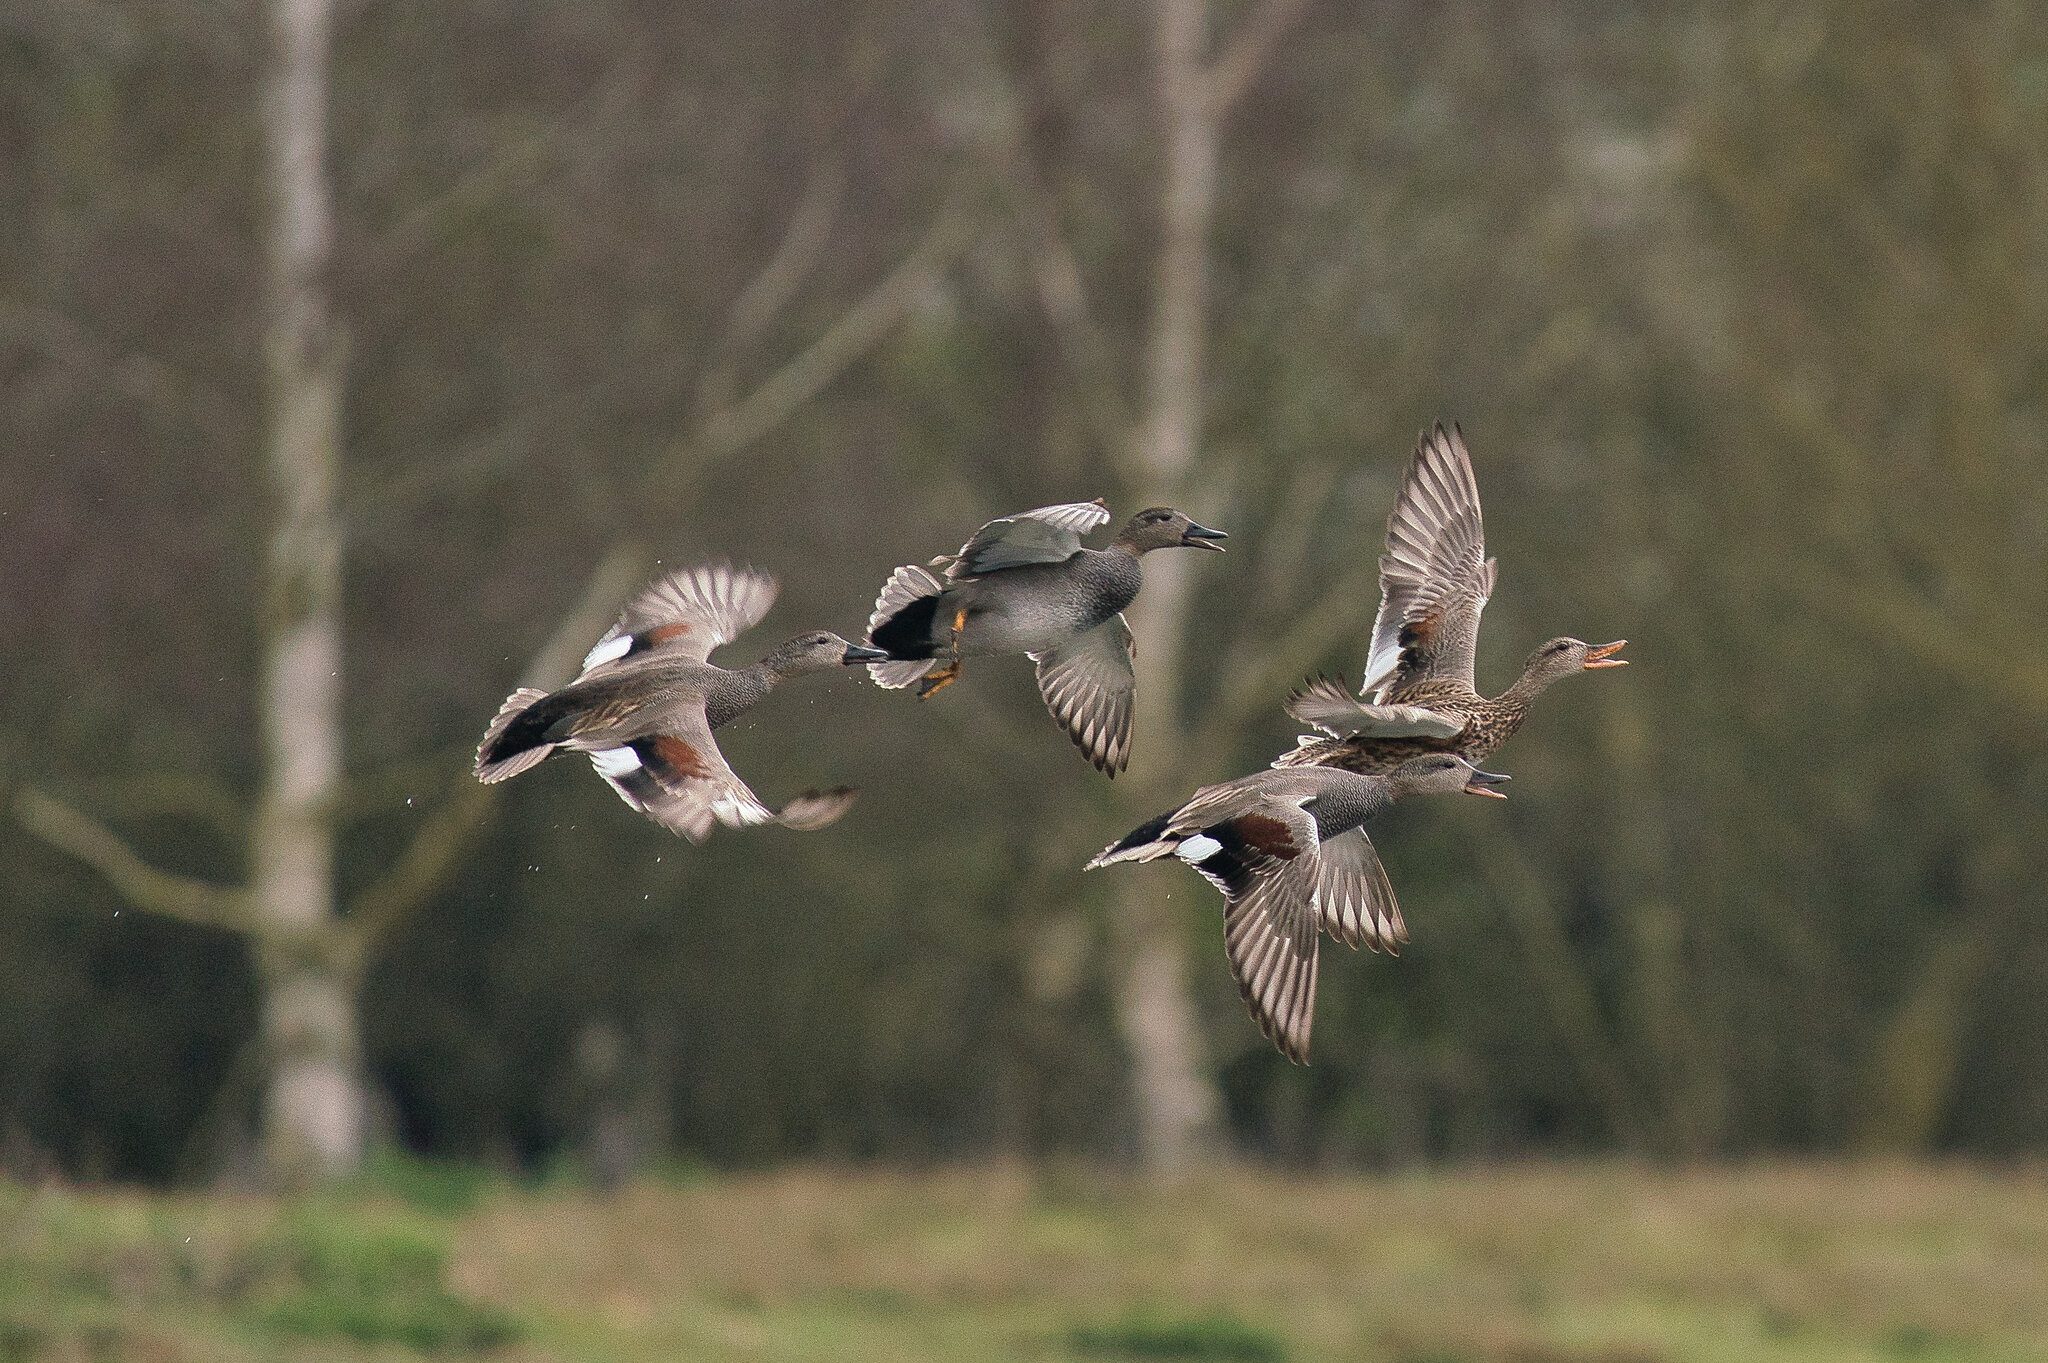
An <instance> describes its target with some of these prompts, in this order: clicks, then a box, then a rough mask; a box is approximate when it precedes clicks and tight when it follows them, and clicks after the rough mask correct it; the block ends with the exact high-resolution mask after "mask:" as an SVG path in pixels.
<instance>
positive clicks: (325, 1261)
mask: <svg viewBox="0 0 2048 1363" xmlns="http://www.w3.org/2000/svg"><path fill="white" fill-rule="evenodd" d="M270 1252H271V1253H272V1254H274V1255H275V1256H276V1258H277V1260H278V1261H279V1262H280V1263H281V1264H282V1265H283V1269H284V1277H285V1280H286V1283H287V1284H288V1285H287V1286H286V1287H285V1288H284V1290H283V1291H281V1292H280V1293H279V1294H278V1295H276V1296H275V1297H273V1298H270V1299H269V1300H266V1301H263V1302H261V1303H260V1304H258V1305H257V1306H255V1308H254V1309H253V1310H252V1311H251V1313H250V1318H251V1319H252V1320H253V1321H255V1322H256V1323H257V1324H258V1325H260V1326H263V1327H265V1328H267V1329H271V1330H275V1331H278V1332H279V1333H283V1334H294V1335H307V1336H330V1335H332V1336H340V1337H343V1338H347V1339H352V1340H356V1341H358V1342H359V1343H365V1344H376V1343H392V1344H403V1345H405V1346H407V1347H409V1348H413V1349H418V1350H420V1351H422V1352H428V1353H439V1352H449V1351H472V1352H474V1351H482V1350H487V1349H492V1348H496V1347H497V1346H498V1345H501V1344H505V1343H508V1342H510V1341H511V1340H513V1339H515V1338H517V1337H518V1334H519V1327H518V1324H517V1322H516V1321H514V1320H513V1319H512V1317H510V1316H508V1315H506V1314H505V1313H504V1312H501V1311H497V1310H494V1309H492V1308H489V1307H485V1306H479V1305H477V1304H475V1303H472V1302H469V1301H466V1300H464V1299H463V1298H461V1297H458V1296H456V1295H455V1294H453V1293H451V1292H450V1291H449V1290H448V1288H447V1286H446V1285H445V1282H444V1278H445V1275H446V1267H447V1249H446V1245H445V1243H444V1241H443V1238H442V1233H441V1232H438V1231H436V1230H433V1229H430V1228H428V1227H426V1226H424V1225H417V1224H407V1223H403V1222H386V1221H381V1220H363V1219H360V1218H359V1217H356V1216H351V1215H349V1214H348V1213H347V1212H346V1211H345V1210H338V1209H331V1208H329V1207H327V1206H325V1205H316V1206H314V1207H311V1208H308V1209H306V1210H304V1211H301V1212H298V1213H297V1214H295V1215H294V1216H293V1217H291V1218H290V1219H289V1220H288V1221H287V1222H286V1223H285V1224H284V1225H283V1226H282V1227H281V1228H280V1230H279V1232H278V1236H277V1239H276V1240H275V1242H274V1243H273V1245H272V1246H271V1250H270Z"/></svg>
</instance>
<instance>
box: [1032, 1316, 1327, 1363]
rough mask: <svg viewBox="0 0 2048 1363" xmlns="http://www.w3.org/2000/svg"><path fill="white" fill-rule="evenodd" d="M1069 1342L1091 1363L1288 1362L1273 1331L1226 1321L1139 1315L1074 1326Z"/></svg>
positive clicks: (1229, 1318)
mask: <svg viewBox="0 0 2048 1363" xmlns="http://www.w3.org/2000/svg"><path fill="white" fill-rule="evenodd" d="M1067 1340H1068V1343H1069V1345H1070V1346H1071V1347H1072V1348H1073V1349H1074V1350H1075V1351H1076V1352H1077V1353H1082V1354H1086V1355H1088V1356H1090V1357H1095V1358H1135V1359H1190V1360H1196V1361H1197V1363H1200V1361H1201V1360H1210V1363H1282V1360H1284V1359H1285V1358H1286V1357H1287V1346H1286V1345H1285V1344H1284V1343H1283V1342H1282V1341H1281V1340H1280V1338H1279V1337H1278V1336H1276V1335H1274V1334H1273V1333H1272V1332H1271V1331H1268V1330H1262V1329H1260V1328H1259V1327H1257V1326H1254V1325H1248V1324H1246V1323H1245V1322H1244V1321H1241V1320H1239V1319H1238V1318H1237V1317H1235V1316H1227V1315H1216V1316H1199V1317H1177V1316H1172V1315H1168V1314H1164V1313H1159V1312H1141V1313H1139V1314H1136V1315H1131V1316H1126V1317H1124V1318H1123V1319H1122V1320H1118V1321H1113V1322H1110V1323H1107V1324H1100V1325H1078V1326H1075V1327H1074V1328H1073V1329H1072V1330H1070V1331H1068V1333H1067Z"/></svg>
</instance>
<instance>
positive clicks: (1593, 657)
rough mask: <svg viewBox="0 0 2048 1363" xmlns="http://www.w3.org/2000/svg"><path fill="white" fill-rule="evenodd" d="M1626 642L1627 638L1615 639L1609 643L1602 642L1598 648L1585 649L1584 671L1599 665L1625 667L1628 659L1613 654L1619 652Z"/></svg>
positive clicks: (1589, 670) (1591, 669)
mask: <svg viewBox="0 0 2048 1363" xmlns="http://www.w3.org/2000/svg"><path fill="white" fill-rule="evenodd" d="M1627 642H1628V640H1626V639H1616V640H1615V641H1614V642H1613V643H1611V644H1602V645H1600V647H1598V648H1589V649H1587V650H1586V671H1588V672H1591V671H1593V670H1594V669H1595V668H1600V667H1627V666H1628V659H1626V658H1617V657H1615V656H1614V655H1615V654H1617V653H1619V652H1621V646H1622V645H1623V644H1625V643H1627Z"/></svg>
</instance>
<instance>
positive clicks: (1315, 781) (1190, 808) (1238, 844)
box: [1088, 753, 1508, 1064]
mask: <svg viewBox="0 0 2048 1363" xmlns="http://www.w3.org/2000/svg"><path fill="white" fill-rule="evenodd" d="M1507 779H1508V778H1507V777H1506V776H1503V775H1500V774H1498V773H1496V772H1487V771H1481V770H1479V769H1478V768H1477V767H1475V766H1473V765H1472V764H1471V763H1470V762H1468V761H1466V760H1465V759H1464V758H1462V757H1459V756H1458V755H1457V754H1455V753H1425V754H1423V755H1422V756H1419V757H1411V758H1409V759H1408V760H1407V761H1405V762H1403V763H1401V764H1399V765H1398V766H1396V767H1395V768H1394V769H1393V770H1392V771H1391V772H1389V773H1387V774H1385V775H1375V776H1363V775H1360V774H1358V773H1356V772H1351V771H1346V770H1343V769H1341V768H1337V767H1327V766H1323V767H1314V766H1311V767H1293V768H1267V769H1266V770H1264V771H1258V772H1254V773H1252V774H1251V775H1250V776H1243V777H1239V778H1238V779H1237V780H1235V781H1226V782H1224V783H1222V784H1221V785H1214V786H1204V787H1202V788H1201V789H1200V790H1198V791H1196V792H1195V793H1194V795H1193V796H1192V797H1191V798H1190V799H1189V800H1188V801H1187V802H1186V803H1185V804H1183V805H1181V806H1180V807H1179V808H1177V809H1173V810H1170V811H1168V812H1167V813H1165V814H1161V815H1160V816H1159V817H1158V818H1156V819H1153V820H1152V821H1150V822H1149V823H1146V824H1143V825H1141V826H1140V827H1138V828H1137V829H1135V830H1133V831H1132V832H1131V833H1130V834H1129V835H1128V836H1126V837H1124V838H1123V839H1121V840H1120V841H1118V842H1116V843H1113V844H1111V845H1110V846H1109V847H1107V848H1105V849H1104V850H1103V852H1102V853H1101V855H1099V856H1097V857H1096V858H1095V859H1094V860H1093V861H1091V862H1089V863H1088V869H1089V870H1094V869H1095V868H1096V867H1098V866H1112V865H1115V864H1116V863H1118V862H1125V861H1158V860H1160V859H1161V858H1164V857H1176V858H1178V859H1180V860H1181V861H1184V862H1186V863H1187V864H1188V865H1190V866H1192V867H1194V868H1195V869H1196V870H1197V871H1200V872H1201V873H1202V875H1203V877H1204V878H1206V879H1207V880H1208V881H1209V883H1210V884H1212V885H1214V886H1215V887H1216V888H1217V889H1219V890H1221V891H1222V892H1223V901H1224V910H1223V945H1224V951H1225V954H1226V955H1228V956H1229V958H1230V972H1231V974H1232V975H1233V976H1234V977H1236V980H1237V987H1238V992H1240V993H1241V994H1243V995H1244V1001H1245V1006H1246V1007H1248V1008H1249V1009H1250V1010H1251V1014H1252V1017H1253V1019H1254V1020H1255V1021H1257V1023H1258V1024H1259V1029H1260V1030H1261V1031H1263V1032H1264V1033H1265V1034H1266V1037H1267V1039H1269V1040H1270V1041H1272V1042H1273V1044H1274V1045H1275V1046H1278V1047H1279V1048H1280V1052H1281V1054H1283V1055H1285V1056H1286V1057H1287V1058H1288V1059H1289V1060H1292V1061H1294V1062H1295V1063H1296V1064H1306V1063H1307V1062H1308V1038H1309V1028H1310V1026H1311V1025H1312V1024H1313V1023H1314V1021H1315V1006H1316V961H1317V954H1318V947H1319V946H1320V943H1321V940H1322V934H1323V933H1328V934H1329V935H1330V936H1332V937H1335V938H1336V939H1337V940H1338V941H1340V942H1342V943H1344V944H1345V945H1346V946H1350V947H1357V946H1361V945H1363V946H1367V947H1371V948H1373V949H1374V950H1384V951H1387V952H1393V951H1395V950H1397V949H1398V948H1399V946H1400V944H1401V943H1403V942H1405V941H1407V940H1408V929H1407V927H1406V926H1405V925H1404V924H1403V923H1402V921H1401V909H1400V906H1399V905H1398V904H1397V903H1396V902H1395V900H1394V887H1393V886H1392V884H1390V883H1389V882H1388V880H1387V872H1386V868H1384V867H1383V866H1381V865H1380V859H1379V855H1378V853H1377V852H1375V851H1374V850H1373V845H1372V842H1371V840H1369V839H1368V838H1367V837H1366V835H1365V830H1364V828H1363V827H1361V825H1363V824H1364V823H1365V821H1366V820H1367V819H1370V818H1371V817H1373V816H1374V815H1375V814H1378V813H1379V812H1380V811H1382V810H1384V809H1386V808H1387V807H1388V806H1389V805H1391V804H1393V803H1394V802H1395V801H1396V800H1399V799H1401V798H1402V797H1403V796H1407V795H1428V794H1441V793H1449V792H1452V791H1464V792H1465V793H1467V794H1470V795H1490V796H1494V797H1496V798H1505V797H1504V796H1502V795H1501V793H1500V792H1499V791H1497V790H1495V789H1493V787H1494V786H1497V785H1499V784H1500V783H1502V782H1504V781H1506V780H1507Z"/></svg>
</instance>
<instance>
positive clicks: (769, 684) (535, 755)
mask: <svg viewBox="0 0 2048 1363" xmlns="http://www.w3.org/2000/svg"><path fill="white" fill-rule="evenodd" d="M775 593H776V585H775V580H774V579H773V578H771V577H769V576H767V575H766V574H763V573H758V572H754V571H752V570H751V569H746V568H734V567H730V566H728V565H725V564H711V565H707V566H703V567H696V568H685V569H683V570H681V571H680V572H675V573H671V574H669V575H668V576H667V577H664V578H662V579H660V580H659V581H657V582H655V583H654V584H652V585H651V586H649V587H647V588H646V589H645V590H643V591H642V592H640V594H639V595H637V596H635V597H634V598H633V599H632V600H631V601H629V602H628V603H627V604H626V608H625V610H624V611H623V612H622V613H621V614H620V616H619V620H618V623H617V624H615V625H613V626H612V628H611V629H610V630H609V631H607V632H606V634H605V636H604V637H603V638H602V639H599V640H598V641H597V644H596V646H595V647H593V648H592V649H591V650H590V652H589V654H588V655H587V656H585V658H584V660H583V671H582V673H581V674H580V675H579V676H578V677H577V678H576V680H575V681H573V682H571V683H570V684H569V685H567V686H565V687H563V688H562V689H561V690H559V691H556V692H553V693H548V692H543V691H537V690H534V689H532V688H530V687H522V688H520V689H519V690H517V691H514V692H513V693H512V695H511V696H510V697H509V698H507V700H506V701H505V704H504V705H503V706H502V707H500V709H499V711H498V713H497V716H496V717H495V718H493V719H492V721H491V723H490V727H489V728H488V729H486V730H485V732H484V739H483V742H482V744H481V745H479V746H478V748H477V754H476V776H477V779H478V780H480V781H484V782H493V781H503V780H506V779H508V778H510V777H513V776H517V775H518V774H519V773H520V772H523V771H526V770H527V769H529V768H531V767H533V766H534V765H536V764H537V763H539V762H541V761H542V760H544V759H545V758H546V757H548V756H549V754H551V753H553V752H555V751H557V750H558V749H560V750H567V751H571V752H581V753H586V754H588V755H589V757H590V760H591V763H592V765H593V766H595V767H596V768H597V770H598V773H599V774H600V775H602V776H603V777H604V778H605V780H606V781H608V782H610V784H611V786H612V788H613V789H614V790H616V791H617V792H618V793H619V796H620V798H621V799H623V800H625V802H626V803H627V804H629V805H631V806H632V807H633V808H635V809H637V810H639V811H640V812H641V813H643V814H645V815H647V816H648V817H649V818H651V819H653V820H654V821H655V822H656V823H659V824H661V825H662V826H663V827H665V828H668V829H670V830H672V831H674V832H677V833H680V834H682V835H683V836H684V837H687V838H689V839H690V840H691V841H692V842H702V841H703V840H704V839H705V838H706V837H708V836H709V835H710V833H711V830H712V828H713V827H715V826H716V825H718V824H721V823H722V824H725V825H727V826H728V827H735V828H737V827H745V826H748V825H752V824H764V823H777V824H781V825H782V826H784V827H786V828H801V829H811V828H823V827H824V826H825V825H826V824H829V823H831V822H832V821H833V820H835V819H837V818H838V817H839V816H840V815H842V814H844V813H845V812H846V810H847V809H848V808H849V807H850V806H851V805H852V803H853V795H854V792H853V791H852V789H850V788H848V787H844V786H842V787H838V788H835V789H832V790H826V791H806V792H804V793H803V794H802V795H799V796H797V797H796V798H795V799H793V800H791V801H790V802H789V803H788V804H786V805H784V806H782V807H781V808H780V809H772V808H770V807H769V806H767V805H765V804H763V803H762V802H761V800H760V798H759V797H758V796H756V795H755V794H754V792H753V791H752V790H750V789H749V788H748V787H747V784H746V782H744V781H742V780H741V779H740V778H739V776H738V775H737V774H736V773H735V772H734V771H733V769H732V768H731V767H730V766H729V765H727V763H726V760H725V757H724V755H723V754H721V753H720V752H719V751H718V745H717V743H716V742H714V741H713V739H712V737H711V734H712V731H713V730H715V729H719V728H722V727H723V726H725V725H726V724H729V723H731V722H732V721H733V720H734V719H736V718H738V717H739V716H740V715H742V714H745V713H746V712H747V711H748V710H749V709H751V708H752V707H753V706H754V705H756V704H758V703H759V702H760V701H761V700H762V699H763V698H764V697H766V696H767V695H768V693H769V692H770V691H772V690H774V689H775V687H776V686H777V684H779V683H780V682H781V681H782V680H783V679H785V678H787V677H792V676H797V675H800V674H802V673H805V672H813V671H818V670H820V669H823V668H827V667H835V666H839V665H841V664H850V663H860V662H867V661H870V660H872V659H874V658H877V657H879V656H880V655H879V654H877V653H876V652H875V651H874V650H871V649H866V648H862V647H860V646H859V645H855V644H849V643H847V642H846V640H844V639H842V638H840V637H839V636H838V635H836V634H832V633H829V632H826V631H817V632H814V633H811V634H802V635H798V636H797V637H796V638H794V639H791V640H789V641H788V642H786V643H784V644H783V645H781V646H780V647H779V648H777V649H776V650H775V651H774V652H772V653H770V654H768V656H766V657H765V658H763V659H761V660H760V661H759V662H757V663H754V664H752V665H750V666H747V667H740V668H724V667H720V666H718V665H717V664H715V663H713V662H711V661H710V657H711V651H712V650H713V649H714V648H717V647H719V646H720V645H722V644H727V643H730V642H732V640H733V639H735V638H736V637H738V636H739V635H740V634H741V633H743V632H744V631H746V630H747V629H749V628H751V627H752V626H753V625H755V624H756V623H758V622H759V621H760V619H761V617H762V616H764V615H766V614H767V613H768V608H769V607H770V606H772V605H773V604H774V603H775Z"/></svg>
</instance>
